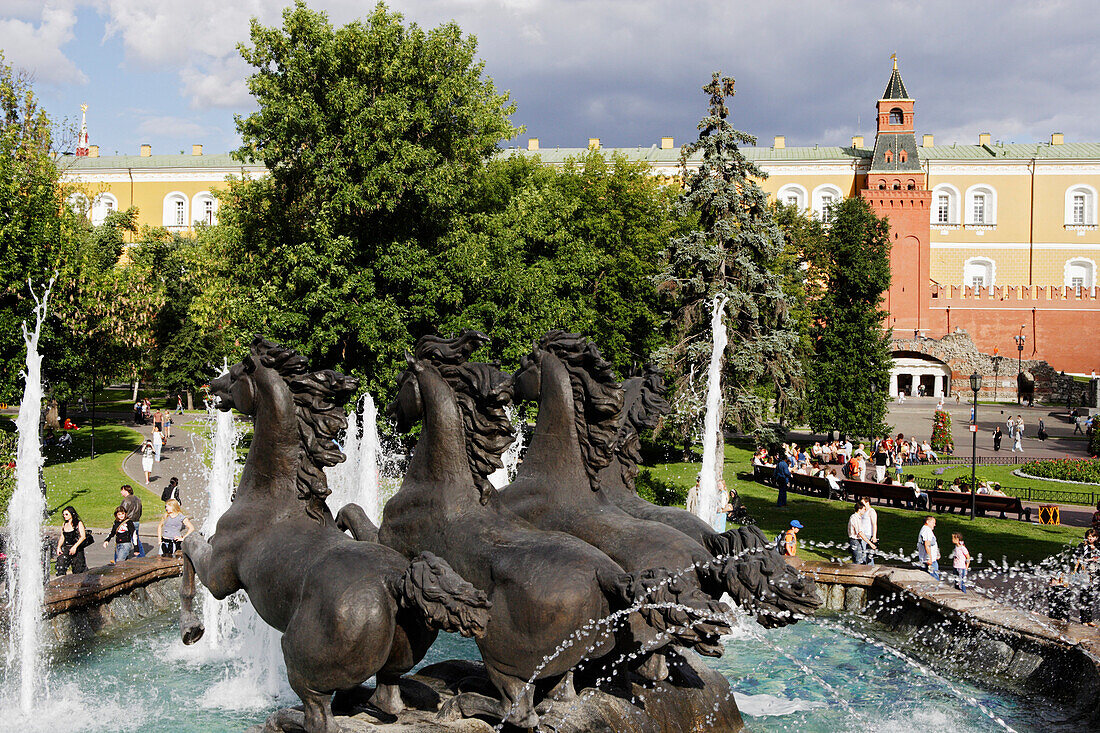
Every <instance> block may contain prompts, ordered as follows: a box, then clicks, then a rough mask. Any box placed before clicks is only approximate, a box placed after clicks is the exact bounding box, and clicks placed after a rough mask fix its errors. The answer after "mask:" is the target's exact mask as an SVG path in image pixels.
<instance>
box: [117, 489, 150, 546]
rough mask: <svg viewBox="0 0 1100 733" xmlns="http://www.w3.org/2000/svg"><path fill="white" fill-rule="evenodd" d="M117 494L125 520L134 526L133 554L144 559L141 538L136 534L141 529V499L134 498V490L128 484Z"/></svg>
mask: <svg viewBox="0 0 1100 733" xmlns="http://www.w3.org/2000/svg"><path fill="white" fill-rule="evenodd" d="M118 493H119V494H121V495H122V503H121V506H122V508H123V509H125V510H126V518H127V519H128V520H130V522H131V523H132V524H133V526H134V537H133V543H134V552H135V553H137V556H138V557H145V547H144V546H143V545H142V544H141V537H140V536H139V533H138V530H139V529H140V528H141V499H139V498H138V497H136V496H134V489H133V487H132V486H130V484H123V485H122V488H120V489H119V490H118Z"/></svg>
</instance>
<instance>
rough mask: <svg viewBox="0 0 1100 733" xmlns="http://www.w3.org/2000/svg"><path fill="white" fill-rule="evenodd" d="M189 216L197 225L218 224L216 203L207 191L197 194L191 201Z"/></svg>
mask: <svg viewBox="0 0 1100 733" xmlns="http://www.w3.org/2000/svg"><path fill="white" fill-rule="evenodd" d="M191 216H192V217H194V221H195V223H197V224H206V225H207V226H211V225H214V224H217V223H218V202H217V200H216V199H215V198H214V197H213V195H211V193H210V192H209V191H203V192H201V193H197V194H195V196H194V198H192V199H191Z"/></svg>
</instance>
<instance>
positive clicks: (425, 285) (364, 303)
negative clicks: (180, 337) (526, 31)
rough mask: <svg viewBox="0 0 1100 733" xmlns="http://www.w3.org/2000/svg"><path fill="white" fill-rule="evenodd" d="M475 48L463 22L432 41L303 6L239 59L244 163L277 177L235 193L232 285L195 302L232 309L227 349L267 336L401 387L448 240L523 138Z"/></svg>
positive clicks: (379, 13)
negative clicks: (496, 162) (478, 182)
mask: <svg viewBox="0 0 1100 733" xmlns="http://www.w3.org/2000/svg"><path fill="white" fill-rule="evenodd" d="M476 48H477V44H476V41H475V39H474V38H473V37H471V36H463V35H462V33H461V31H460V29H459V28H458V26H456V25H455V24H454V23H447V24H444V25H441V26H439V27H438V28H435V29H432V30H428V31H425V30H422V29H421V28H419V27H418V26H416V25H415V24H410V25H405V24H404V23H403V21H402V18H401V16H400V15H399V14H396V13H391V12H390V11H388V10H387V9H386V7H385V6H384V5H381V4H379V5H377V6H376V7H375V8H374V10H373V12H372V13H371V14H370V15H369V16H368V17H367V18H366V19H364V20H363V21H359V22H354V23H351V24H349V25H346V26H344V27H342V28H339V29H333V27H332V26H331V24H330V23H329V21H328V19H327V17H326V16H325V15H324V14H322V13H317V12H313V11H311V10H309V9H307V8H306V7H305V5H304V4H302V3H301V2H298V3H296V4H295V6H294V7H292V8H288V9H287V10H286V11H284V13H283V25H282V27H281V28H268V27H264V26H262V25H260V24H259V23H258V22H255V21H254V22H253V24H252V29H251V44H250V45H248V46H241V47H240V51H241V54H242V56H243V57H244V59H245V60H246V61H247V62H248V63H249V64H251V65H252V66H253V67H254V69H255V71H254V73H253V74H252V76H251V77H250V78H249V80H248V85H249V89H250V91H251V92H252V94H253V96H254V97H255V99H256V102H257V104H258V107H259V109H258V111H256V112H255V113H253V114H250V115H248V116H247V117H244V118H238V121H237V124H238V129H239V130H240V133H241V136H242V139H243V143H244V144H243V146H242V148H241V149H240V150H238V151H237V155H238V156H240V157H242V158H249V159H254V160H259V161H262V162H263V163H264V164H265V165H266V166H267V169H268V171H269V172H270V175H269V176H267V177H265V178H263V179H260V180H245V181H241V182H238V183H236V184H233V185H231V186H230V188H229V191H228V193H227V195H226V197H225V201H224V204H223V206H222V207H221V219H222V220H223V222H225V223H227V224H228V225H229V227H230V228H231V229H233V230H234V232H235V233H234V234H232V235H229V236H226V237H225V238H224V240H223V241H222V243H221V247H222V250H221V254H222V255H223V257H222V258H221V260H220V261H219V263H217V264H216V265H215V267H217V268H220V270H221V271H220V273H218V274H219V276H220V277H221V279H222V281H223V282H224V286H223V287H221V288H220V289H219V290H218V292H215V293H209V292H208V293H206V295H205V302H203V303H199V304H198V308H199V310H200V311H201V312H203V313H205V314H207V315H211V314H213V313H214V312H215V310H216V309H217V308H222V309H225V310H227V311H228V313H229V315H230V317H231V318H232V320H233V322H234V325H233V328H232V329H231V334H230V336H231V338H230V339H229V342H230V343H232V342H236V341H239V340H241V339H242V338H243V337H244V336H245V335H246V334H247V333H248V332H250V331H262V332H264V333H266V334H268V335H270V336H271V337H273V338H276V339H280V340H282V341H284V342H286V343H289V344H293V345H294V346H296V347H299V348H300V349H301V350H302V351H303V352H304V353H306V354H307V355H309V356H310V357H311V358H312V359H313V360H314V362H315V363H317V364H323V365H326V366H340V367H342V368H345V369H349V368H350V367H354V369H353V370H352V371H355V372H358V373H360V374H367V375H370V379H369V380H368V386H370V387H372V388H375V389H377V388H378V387H382V386H387V385H388V384H389V383H390V381H391V380H392V379H393V377H394V374H395V373H396V371H397V366H398V365H399V364H400V363H401V359H402V358H403V354H404V350H405V349H407V348H409V347H411V345H412V343H413V341H414V340H415V338H416V336H418V335H420V334H421V333H424V332H427V331H429V330H430V329H431V328H432V326H433V325H434V324H435V323H438V322H440V321H441V320H442V316H443V313H442V312H441V306H442V305H443V303H442V302H441V299H440V297H439V293H438V289H437V285H436V279H437V277H438V276H440V274H441V273H442V268H443V267H444V266H445V259H444V258H441V246H442V243H443V239H444V237H445V236H446V235H447V233H448V232H449V231H451V229H452V228H453V223H454V218H455V216H456V215H457V214H458V213H460V211H461V210H462V208H463V206H464V203H465V198H466V196H467V194H468V193H469V192H470V190H471V185H472V183H471V182H472V180H473V179H474V178H475V177H476V174H477V172H478V170H479V169H480V167H481V166H482V165H483V164H484V162H485V161H486V159H487V158H488V157H489V156H490V155H491V154H493V153H494V152H495V151H496V150H497V145H498V144H499V142H500V141H501V140H503V139H506V138H510V137H512V136H513V135H514V134H515V132H516V129H515V128H514V127H513V126H512V125H511V124H510V122H509V120H508V115H510V114H511V113H512V112H513V110H514V108H513V107H512V106H510V105H509V103H508V100H507V95H506V94H498V93H497V91H496V89H495V88H494V86H493V83H492V81H491V80H489V79H488V78H486V77H484V75H483V68H482V64H481V63H480V62H478V61H477V60H476V58H475V53H476ZM215 301H217V302H215Z"/></svg>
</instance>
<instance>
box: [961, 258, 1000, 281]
mask: <svg viewBox="0 0 1100 733" xmlns="http://www.w3.org/2000/svg"><path fill="white" fill-rule="evenodd" d="M996 278H997V264H996V263H995V262H994V261H993V260H991V259H989V258H988V257H971V258H970V259H969V260H967V261H966V264H964V265H963V285H966V286H969V287H972V288H991V287H993V286H994V285H995V284H996Z"/></svg>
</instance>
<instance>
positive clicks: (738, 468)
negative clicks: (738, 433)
mask: <svg viewBox="0 0 1100 733" xmlns="http://www.w3.org/2000/svg"><path fill="white" fill-rule="evenodd" d="M750 458H751V453H750V452H749V451H748V450H745V449H743V448H737V447H734V446H726V464H725V473H724V476H725V479H726V484H727V486H729V487H731V488H736V489H737V491H738V493H739V494H740V496H741V499H742V501H743V502H744V503H745V505H746V507H748V510H749V513H750V514H751V515H752V516H753V517H754V518H755V519H756V522H757V524H758V525H759V526H760V528H761V529H762V530H764V533H765V534H766V535H767V537H768V539H771V538H773V537H774V536H775V535H776V534H777V533H779V532H780V531H781V530H782V529H786V528H787V527H788V526H789V525H790V521H791V520H792V519H798V520H799V521H801V522H802V524H803V525H805V529H803V530H801V531H800V532H799V539H800V540H802V541H803V542H804V543H829V542H831V543H835V544H836V545H837V547H835V548H821V547H809V546H806V545H805V544H804V545H803V546H802V547H801V548H800V549H799V555H800V556H802V557H805V558H807V559H811V560H830V559H833V558H846V557H848V551H847V542H848V531H847V527H848V517H849V516H851V513H852V505H851V504H849V503H847V502H842V501H829V500H827V499H819V498H816V497H809V496H803V495H801V494H794V493H789V494H788V495H787V497H788V498H787V503H788V506H787V507H786V508H784V509H779V508H777V507H776V506H775V495H776V492H775V489H773V488H772V487H770V486H765V485H763V484H758V483H756V482H755V481H751V480H744V479H740V478H738V477H737V474H738V473H740V472H751V465H750V462H749V461H750ZM649 468H650V470H651V471H652V472H653V474H654V476H655V477H658V478H661V479H664V480H667V481H674V482H677V483H679V484H681V485H684V486H692V485H694V483H695V477H696V475H697V474H698V473H699V464H698V463H664V464H657V465H655V466H651V467H649ZM875 510H876V511H877V513H878V524H879V548H880V549H881V550H882V551H885V552H891V553H897V554H901V555H910V554H912V553H913V552H914V551H915V550H916V544H917V533H918V532H919V531H920V528H921V525H922V524H923V523H924V517H925V516H926V515H925V514H924V513H923V512H916V511H911V510H906V509H892V508H889V507H879V506H875ZM935 516H936V520H937V523H936V536H937V537H938V538H939V541H940V548H941V551H943V554H944V555H947V554H948V552H949V551H950V549H951V533H952V532H959V533H961V534H962V536H963V539H964V540H965V541H966V545H967V548H968V549H969V550H970V552H971V554H972V555H973V556H974V557H975V558H977V557H978V556H979V554H980V555H981V556H982V558H983V562H982V563H980V564H979V565H978V566H981V565H986V564H988V562H989V561H991V560H993V561H997V562H1001V561H1002V559H1005V560H1007V561H1008V562H1009V563H1012V562H1017V561H1025V562H1038V561H1040V560H1042V559H1044V558H1046V557H1049V556H1050V555H1054V554H1057V553H1059V552H1062V551H1063V550H1065V549H1066V547H1067V546H1070V545H1073V546H1076V545H1077V544H1078V543H1080V542H1081V539H1082V537H1083V536H1084V532H1085V530H1084V529H1083V528H1077V527H1062V526H1047V525H1039V524H1031V523H1028V522H1018V521H1016V520H1014V519H993V518H989V517H986V518H982V517H979V518H977V519H975V520H973V521H971V520H969V519H967V518H964V517H961V516H959V515H957V514H937V515H935Z"/></svg>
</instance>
